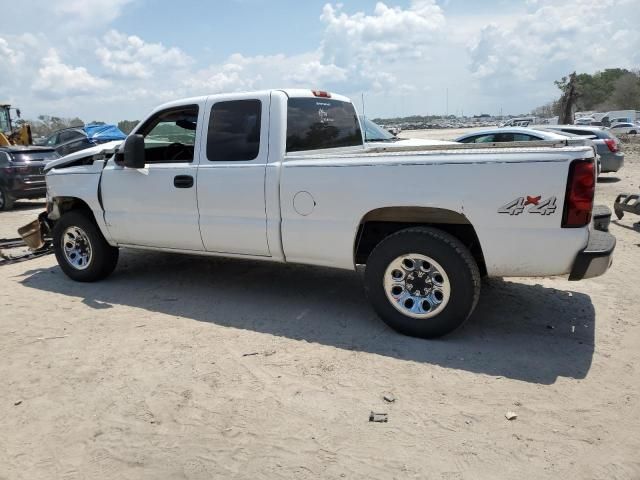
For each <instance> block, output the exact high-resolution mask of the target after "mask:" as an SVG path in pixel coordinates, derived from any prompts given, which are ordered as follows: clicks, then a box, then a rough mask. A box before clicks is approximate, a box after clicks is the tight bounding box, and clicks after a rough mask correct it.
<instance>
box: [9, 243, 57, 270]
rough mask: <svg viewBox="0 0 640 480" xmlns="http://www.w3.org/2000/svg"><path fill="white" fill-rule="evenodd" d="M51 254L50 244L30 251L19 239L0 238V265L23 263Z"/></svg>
mask: <svg viewBox="0 0 640 480" xmlns="http://www.w3.org/2000/svg"><path fill="white" fill-rule="evenodd" d="M51 253H53V244H52V243H51V242H46V243H45V244H44V246H43V247H42V248H39V249H37V250H30V249H28V248H27V244H26V243H25V242H24V241H23V240H22V239H21V238H0V265H9V264H11V263H17V262H24V261H25V260H31V259H34V258H38V257H42V256H44V255H49V254H51Z"/></svg>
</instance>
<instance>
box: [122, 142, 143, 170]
mask: <svg viewBox="0 0 640 480" xmlns="http://www.w3.org/2000/svg"><path fill="white" fill-rule="evenodd" d="M123 156H124V166H125V167H127V168H144V164H145V153H144V137H143V136H142V135H129V136H128V137H127V138H126V139H125V141H124V147H123Z"/></svg>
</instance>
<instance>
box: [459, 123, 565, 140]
mask: <svg viewBox="0 0 640 480" xmlns="http://www.w3.org/2000/svg"><path fill="white" fill-rule="evenodd" d="M566 138H567V137H566V136H565V135H561V134H559V133H554V132H550V131H542V130H533V129H531V128H525V127H501V128H494V129H489V130H481V131H476V132H471V133H468V134H466V135H462V136H461V137H458V138H456V142H460V143H501V142H530V141H536V140H565V139H566Z"/></svg>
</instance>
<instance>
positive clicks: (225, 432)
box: [0, 131, 640, 480]
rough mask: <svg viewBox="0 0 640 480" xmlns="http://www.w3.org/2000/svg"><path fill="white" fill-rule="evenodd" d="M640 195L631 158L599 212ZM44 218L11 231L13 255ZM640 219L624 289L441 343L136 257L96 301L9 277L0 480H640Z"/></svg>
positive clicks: (485, 322)
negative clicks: (379, 418) (20, 237)
mask: <svg viewBox="0 0 640 480" xmlns="http://www.w3.org/2000/svg"><path fill="white" fill-rule="evenodd" d="M430 133H431V132H430ZM437 133H438V134H439V135H438V136H439V137H440V138H447V137H446V136H445V135H442V132H441V131H440V132H437ZM405 134H406V132H405ZM438 136H436V138H438ZM449 138H450V137H449ZM639 174H640V154H639V150H638V149H637V148H636V149H635V150H634V153H633V154H632V153H631V151H630V150H628V151H627V162H626V165H625V167H624V169H623V170H621V172H620V173H619V174H618V175H612V174H607V175H605V176H604V177H605V178H604V181H602V182H601V183H599V184H598V192H597V200H598V202H599V203H605V204H608V205H611V204H612V202H613V199H614V197H615V195H616V194H617V193H618V192H620V191H629V190H635V191H637V190H638V181H639V180H638V179H639V178H640V175H639ZM34 207H39V205H33V204H32V203H28V202H25V203H21V204H19V209H18V210H16V211H13V212H9V213H0V237H6V236H14V235H13V232H14V231H15V228H17V227H18V226H20V225H22V224H23V223H26V222H28V221H30V220H31V219H32V218H34V216H35V213H36V212H37V211H38V209H37V208H34ZM638 220H640V218H638V217H636V218H634V217H633V216H631V215H628V216H627V217H625V218H624V219H623V220H622V221H620V222H617V221H616V222H615V223H614V224H613V225H612V226H611V231H612V232H613V233H614V234H615V235H616V236H617V238H618V247H617V251H616V258H615V262H614V265H613V267H612V269H611V270H610V272H608V274H607V275H606V276H604V277H600V278H597V279H593V280H588V281H584V282H577V283H573V282H572V283H570V282H568V281H566V280H564V279H560V278H552V279H507V280H502V279H491V280H489V281H487V282H485V283H484V284H483V287H482V288H483V292H482V297H481V300H480V304H479V306H478V308H477V310H476V312H475V314H474V315H473V317H472V318H471V319H470V321H469V322H468V323H467V324H466V326H465V327H464V328H463V329H461V330H459V331H457V332H456V333H455V334H453V335H451V336H449V337H447V338H446V339H443V340H439V341H424V340H417V339H412V338H407V337H403V336H400V335H398V334H396V333H394V332H392V331H390V330H389V329H388V328H386V327H385V326H384V324H383V323H382V322H381V321H380V320H378V319H377V318H376V316H375V314H374V313H373V311H372V310H371V308H370V307H369V305H368V304H367V302H366V301H365V299H364V297H363V291H362V287H361V283H360V279H359V276H358V274H354V273H349V272H342V271H332V270H327V269H318V268H302V267H295V266H279V265H269V264H261V263H254V262H242V261H228V260H216V259H205V258H201V257H183V256H173V255H164V254H155V253H129V252H124V253H123V254H122V256H121V262H120V264H119V267H118V269H117V270H116V272H115V274H114V275H113V276H111V277H110V278H109V279H108V280H106V281H104V282H101V283H97V284H91V285H84V284H77V283H73V282H72V281H70V280H68V279H67V278H66V277H65V276H64V275H63V274H62V272H61V271H60V270H59V268H58V267H57V266H56V263H55V259H54V257H53V256H48V257H45V258H40V259H36V260H32V261H28V262H24V263H19V264H13V265H9V266H4V267H0V356H1V357H2V360H1V362H0V479H29V480H33V479H47V480H50V479H58V478H60V479H81V478H82V479H84V478H88V479H103V478H109V479H110V478H119V479H120V478H121V479H146V478H162V479H185V478H186V479H211V478H238V479H240V478H242V479H245V478H246V479H260V478H269V479H273V478H295V479H304V478H314V479H315V478H327V479H341V478H358V479H360V478H362V479H390V478H398V479H400V478H421V479H423V478H429V479H502V478H503V479H514V478H518V479H523V478H527V479H528V478H530V479H547V478H548V479H557V478H566V479H573V478H576V479H586V478H589V479H607V480H610V479H637V478H640V455H639V454H638V452H640V408H639V405H640V371H639V368H640V353H639V348H638V347H639V345H640V304H639V303H638V298H639V296H640V278H639V277H638V265H639V264H640V260H639V257H638V254H639V252H640V251H639V249H638V247H639V246H640V231H639V230H640V229H639V228H638V227H634V222H637V221H638ZM550 248H552V247H550ZM385 394H392V395H393V396H394V397H395V402H393V403H388V402H386V401H385V400H384V399H383V395H385ZM371 411H375V412H381V413H388V419H389V421H388V423H370V422H369V420H368V418H369V413H370V412H371ZM509 411H512V412H514V413H516V414H517V415H518V416H517V418H516V419H515V420H512V421H509V420H507V419H506V418H505V414H506V413H507V412H509Z"/></svg>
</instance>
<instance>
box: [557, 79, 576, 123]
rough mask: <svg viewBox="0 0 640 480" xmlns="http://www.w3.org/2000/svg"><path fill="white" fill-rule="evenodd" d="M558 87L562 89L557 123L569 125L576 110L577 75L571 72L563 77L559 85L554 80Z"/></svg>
mask: <svg viewBox="0 0 640 480" xmlns="http://www.w3.org/2000/svg"><path fill="white" fill-rule="evenodd" d="M556 85H558V88H560V89H561V90H562V97H560V115H559V118H558V123H559V124H561V125H569V124H572V123H573V115H574V113H575V111H576V104H577V101H578V98H579V97H580V93H579V92H578V76H577V75H576V72H573V73H572V74H571V75H569V79H568V80H567V77H563V79H562V83H561V85H559V84H558V82H556Z"/></svg>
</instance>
